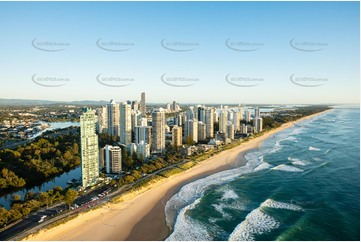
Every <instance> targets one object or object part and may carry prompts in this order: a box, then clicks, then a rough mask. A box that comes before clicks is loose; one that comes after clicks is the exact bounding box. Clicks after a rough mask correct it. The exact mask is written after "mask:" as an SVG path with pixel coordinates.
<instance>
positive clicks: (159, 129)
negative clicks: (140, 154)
mask: <svg viewBox="0 0 361 242" xmlns="http://www.w3.org/2000/svg"><path fill="white" fill-rule="evenodd" d="M165 124H166V123H165V113H164V110H163V108H159V109H158V110H155V111H153V113H152V146H151V147H152V151H154V152H163V151H164V150H165Z"/></svg>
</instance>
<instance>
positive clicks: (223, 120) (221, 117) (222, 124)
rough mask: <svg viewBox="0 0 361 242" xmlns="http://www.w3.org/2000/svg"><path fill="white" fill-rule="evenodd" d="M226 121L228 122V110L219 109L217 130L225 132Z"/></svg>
mask: <svg viewBox="0 0 361 242" xmlns="http://www.w3.org/2000/svg"><path fill="white" fill-rule="evenodd" d="M227 123H228V112H227V110H224V109H223V110H221V112H220V114H219V131H221V132H223V133H227Z"/></svg>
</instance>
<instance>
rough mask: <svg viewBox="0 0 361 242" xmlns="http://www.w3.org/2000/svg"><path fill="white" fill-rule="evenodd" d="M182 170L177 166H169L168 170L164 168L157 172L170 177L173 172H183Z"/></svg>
mask: <svg viewBox="0 0 361 242" xmlns="http://www.w3.org/2000/svg"><path fill="white" fill-rule="evenodd" d="M183 171H184V170H182V169H180V168H178V167H174V168H171V169H169V170H165V171H162V172H160V173H159V174H160V175H161V176H164V177H170V176H173V175H175V174H178V173H181V172H183Z"/></svg>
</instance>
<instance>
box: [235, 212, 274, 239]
mask: <svg viewBox="0 0 361 242" xmlns="http://www.w3.org/2000/svg"><path fill="white" fill-rule="evenodd" d="M279 226H280V223H279V222H278V221H277V220H276V219H274V218H273V217H271V216H270V215H268V214H266V213H264V212H262V211H261V208H260V207H259V208H256V209H254V210H253V211H252V212H250V213H249V214H248V215H247V216H246V218H245V220H244V221H242V222H241V223H240V224H239V225H237V227H236V228H235V229H234V230H233V232H232V233H231V235H230V236H229V238H228V240H229V241H250V240H255V235H260V234H264V233H269V232H271V231H272V230H274V229H276V228H278V227H279Z"/></svg>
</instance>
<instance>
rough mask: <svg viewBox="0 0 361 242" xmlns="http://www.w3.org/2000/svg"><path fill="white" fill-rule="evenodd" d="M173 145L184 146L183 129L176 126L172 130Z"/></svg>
mask: <svg viewBox="0 0 361 242" xmlns="http://www.w3.org/2000/svg"><path fill="white" fill-rule="evenodd" d="M172 145H173V146H174V147H180V146H182V127H179V126H177V125H174V126H173V129H172Z"/></svg>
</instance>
